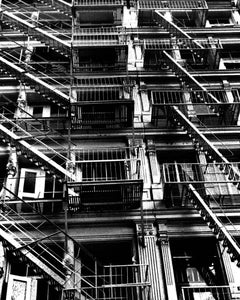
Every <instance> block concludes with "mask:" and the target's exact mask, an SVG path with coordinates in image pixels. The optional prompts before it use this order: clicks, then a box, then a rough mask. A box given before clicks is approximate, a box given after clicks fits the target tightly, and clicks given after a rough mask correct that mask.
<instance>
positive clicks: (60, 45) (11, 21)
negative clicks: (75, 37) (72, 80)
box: [0, 0, 71, 57]
mask: <svg viewBox="0 0 240 300" xmlns="http://www.w3.org/2000/svg"><path fill="white" fill-rule="evenodd" d="M32 11H33V12H32ZM34 13H35V14H36V17H35V16H34ZM38 14H39V11H38V10H37V9H36V8H34V7H32V10H31V12H29V7H27V8H25V9H24V8H22V9H21V10H19V7H18V6H17V5H14V4H11V2H9V1H6V0H5V1H4V2H3V3H2V4H1V8H0V15H1V21H2V22H3V23H4V24H6V25H8V26H10V27H11V28H13V29H15V30H19V31H21V32H23V33H25V34H27V35H28V36H31V37H32V38H34V39H36V40H39V41H41V42H42V43H45V45H46V46H49V47H51V48H53V49H54V50H55V51H57V52H59V53H61V54H63V55H65V56H67V57H69V56H70V54H71V36H70V35H67V34H65V33H60V31H59V30H56V29H53V28H51V27H50V26H47V25H46V24H43V23H41V22H40V21H39V20H38ZM35 18H36V20H35Z"/></svg>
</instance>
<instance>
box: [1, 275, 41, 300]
mask: <svg viewBox="0 0 240 300" xmlns="http://www.w3.org/2000/svg"><path fill="white" fill-rule="evenodd" d="M32 296H33V295H31V278H29V277H28V278H27V277H26V276H16V275H12V274H10V275H9V281H8V288H7V297H6V300H13V299H14V300H34V298H35V299H36V295H35V297H34V298H33V297H32Z"/></svg>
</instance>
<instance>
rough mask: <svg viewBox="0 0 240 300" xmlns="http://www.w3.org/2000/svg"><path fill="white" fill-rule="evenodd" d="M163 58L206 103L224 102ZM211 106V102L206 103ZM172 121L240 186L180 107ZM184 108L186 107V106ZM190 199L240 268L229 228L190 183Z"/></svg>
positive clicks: (237, 175) (239, 175) (167, 24)
mask: <svg viewBox="0 0 240 300" xmlns="http://www.w3.org/2000/svg"><path fill="white" fill-rule="evenodd" d="M155 20H156V22H157V23H159V24H160V25H162V26H163V28H165V29H167V30H168V32H169V33H170V35H171V36H172V37H176V39H177V40H178V39H182V38H184V39H188V40H189V41H191V43H194V44H195V45H196V46H197V47H198V48H199V49H200V50H201V49H203V46H202V45H201V44H199V43H198V42H197V41H195V40H194V39H192V38H191V36H189V35H188V34H187V33H185V32H184V31H183V30H182V29H181V28H179V27H178V26H177V25H175V24H174V23H172V22H171V21H168V20H167V19H166V18H165V17H164V16H163V15H162V14H161V13H160V12H159V11H155ZM163 55H164V57H165V59H166V62H167V64H168V66H169V68H170V69H171V70H172V72H174V73H175V75H176V76H177V77H178V78H179V80H180V82H181V83H183V84H184V85H185V87H186V86H188V84H189V83H191V84H192V85H193V86H195V87H196V89H198V90H200V91H202V92H203V93H204V94H206V95H207V96H208V97H205V98H206V99H208V100H210V101H211V104H213V105H216V104H217V105H218V104H220V103H221V102H220V101H219V100H218V99H217V98H216V97H215V96H214V95H212V94H211V93H210V92H208V91H207V89H206V88H205V87H204V86H203V85H202V84H201V83H200V82H199V81H198V80H197V79H196V78H195V77H194V76H193V75H191V74H190V73H189V72H188V70H187V69H186V68H184V67H183V66H182V65H181V64H180V63H179V62H178V61H176V60H175V59H174V58H173V57H172V56H171V55H170V54H169V53H168V52H167V51H165V50H164V51H163ZM206 104H207V105H208V104H209V102H207V103H206ZM169 107H170V113H169V116H168V117H169V118H170V121H171V122H173V123H174V124H175V125H178V126H181V128H182V129H183V130H186V131H187V133H188V136H189V137H190V138H191V139H192V141H193V143H194V144H195V146H196V147H197V148H199V149H200V150H201V151H203V152H204V153H205V154H206V155H208V157H209V159H210V160H214V162H215V163H216V165H217V166H218V167H219V169H220V170H221V171H222V172H223V173H224V174H225V175H228V178H229V181H230V182H231V181H232V182H233V181H234V182H235V183H236V182H239V180H240V171H239V169H238V168H236V167H235V166H234V165H233V164H231V162H229V161H228V160H227V159H226V157H225V156H224V155H222V154H221V152H220V151H219V150H218V149H217V148H216V147H215V146H214V144H213V143H212V142H211V141H210V140H209V139H208V138H207V137H206V136H205V135H204V134H203V133H201V131H200V130H199V129H198V128H197V126H196V125H195V124H194V123H193V122H192V121H191V120H190V119H189V117H188V114H187V113H186V112H185V111H184V109H182V108H181V105H180V106H176V105H173V106H169ZM183 107H184V106H183ZM187 188H188V197H189V198H190V199H191V200H192V202H193V203H195V206H196V207H197V208H198V210H199V213H200V215H201V217H202V218H203V220H204V221H205V222H206V223H207V225H208V226H209V227H210V228H211V229H213V232H214V233H215V234H216V235H217V237H218V238H219V240H222V241H223V246H225V247H228V252H229V253H230V255H231V259H232V260H233V261H234V260H237V261H238V265H239V266H240V247H239V245H238V243H237V242H236V241H235V239H234V238H233V237H232V236H231V234H230V233H229V232H228V230H227V229H226V227H225V225H224V224H223V223H222V222H221V220H220V218H219V217H217V215H216V214H215V213H214V211H213V210H212V209H211V208H210V206H209V205H208V203H207V201H205V199H204V197H202V196H201V194H200V192H199V191H198V190H197V189H196V188H195V187H194V185H193V184H191V183H188V184H187Z"/></svg>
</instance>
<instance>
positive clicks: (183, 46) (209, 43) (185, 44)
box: [143, 38, 222, 51]
mask: <svg viewBox="0 0 240 300" xmlns="http://www.w3.org/2000/svg"><path fill="white" fill-rule="evenodd" d="M199 45H202V46H203V47H204V49H206V50H207V49H208V50H212V49H213V46H214V47H215V48H216V49H222V45H221V43H220V41H219V40H216V39H215V40H206V39H205V40H203V39H202V40H197V39H194V40H193V39H189V38H181V39H179V40H177V41H176V40H175V42H174V41H172V40H170V39H144V40H143V47H144V49H145V50H148V51H150V50H176V49H178V50H189V51H190V50H199V49H200V48H199Z"/></svg>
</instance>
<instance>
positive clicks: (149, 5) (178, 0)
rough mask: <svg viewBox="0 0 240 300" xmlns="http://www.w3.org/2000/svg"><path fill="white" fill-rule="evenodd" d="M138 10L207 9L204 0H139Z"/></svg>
mask: <svg viewBox="0 0 240 300" xmlns="http://www.w3.org/2000/svg"><path fill="white" fill-rule="evenodd" d="M138 7H139V9H159V10H169V9H171V10H172V11H175V10H176V11H177V10H181V11H182V10H188V9H190V10H196V9H197V10H202V9H207V8H208V6H207V2H206V1H205V0H200V1H199V0H190V1H189V0H188V1H186V0H171V1H166V0H160V1H158V0H147V1H146V0H140V1H138Z"/></svg>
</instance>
